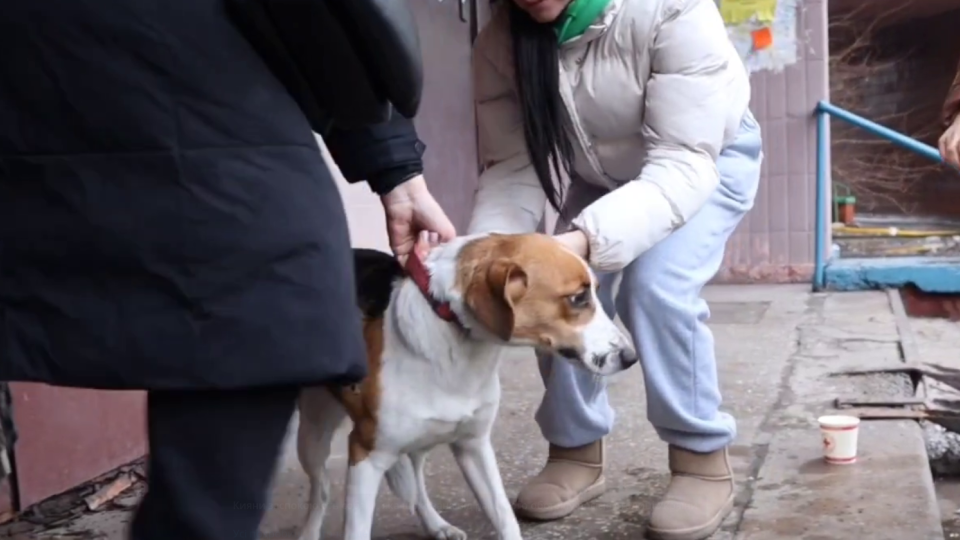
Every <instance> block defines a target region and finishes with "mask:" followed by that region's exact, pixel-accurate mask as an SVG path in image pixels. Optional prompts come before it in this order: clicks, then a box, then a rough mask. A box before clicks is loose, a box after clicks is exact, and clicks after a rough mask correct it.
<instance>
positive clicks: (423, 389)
mask: <svg viewBox="0 0 960 540" xmlns="http://www.w3.org/2000/svg"><path fill="white" fill-rule="evenodd" d="M408 375H409V374H408ZM403 379H405V380H404V381H403V383H402V384H394V385H389V382H388V381H384V383H385V384H384V386H385V388H384V393H383V401H382V402H381V409H380V415H379V422H378V426H377V427H378V429H377V432H378V437H377V446H378V447H382V446H384V445H387V446H390V447H393V448H394V449H396V450H398V451H400V452H410V451H415V450H423V449H427V448H430V447H433V446H437V445H440V444H450V443H454V442H456V441H458V440H463V439H467V438H471V437H476V436H477V435H479V434H481V433H485V432H486V431H487V430H488V429H489V426H490V424H491V423H492V422H493V420H494V417H495V416H496V411H497V405H498V403H499V401H500V383H499V379H498V378H497V376H496V374H495V373H494V374H493V376H492V377H489V378H487V380H481V381H477V380H473V381H466V382H464V383H463V384H462V385H453V386H447V385H443V386H440V385H432V384H421V385H417V384H414V383H413V382H412V381H411V380H410V379H407V378H406V377H403ZM396 382H397V383H400V381H399V380H397V381H396ZM388 385H389V386H388ZM455 388H456V389H455Z"/></svg>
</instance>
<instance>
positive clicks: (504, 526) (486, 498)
mask: <svg viewBox="0 0 960 540" xmlns="http://www.w3.org/2000/svg"><path fill="white" fill-rule="evenodd" d="M452 448H453V455H454V457H455V458H456V460H457V464H458V465H460V470H461V471H463V476H464V477H465V478H466V479H467V484H468V485H469V486H470V489H471V491H473V495H474V496H475V497H476V498H477V502H478V503H480V507H481V508H482V509H483V512H484V513H485V514H486V515H487V518H488V519H489V520H490V522H491V523H493V526H494V528H495V529H496V531H497V536H498V537H499V538H500V540H521V539H522V538H523V536H521V534H520V524H519V523H518V522H517V517H516V516H515V515H514V513H513V507H512V506H511V505H510V499H508V498H507V491H506V490H505V489H504V487H503V479H502V478H501V477H500V469H499V468H498V467H497V456H496V453H494V451H493V444H492V443H491V442H490V437H489V435H484V436H481V437H477V438H472V439H467V440H465V441H461V442H457V443H455V444H453V445H452Z"/></svg>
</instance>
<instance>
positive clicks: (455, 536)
mask: <svg viewBox="0 0 960 540" xmlns="http://www.w3.org/2000/svg"><path fill="white" fill-rule="evenodd" d="M431 538H433V540H467V533H465V532H463V531H461V530H460V529H458V528H456V527H454V526H453V525H445V526H443V527H440V528H439V529H437V530H436V531H434V532H433V534H432V535H431Z"/></svg>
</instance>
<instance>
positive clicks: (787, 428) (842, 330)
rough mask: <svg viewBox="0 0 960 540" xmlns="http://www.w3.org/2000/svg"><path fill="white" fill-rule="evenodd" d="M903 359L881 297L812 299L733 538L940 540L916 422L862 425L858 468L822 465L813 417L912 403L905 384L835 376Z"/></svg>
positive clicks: (894, 378)
mask: <svg viewBox="0 0 960 540" xmlns="http://www.w3.org/2000/svg"><path fill="white" fill-rule="evenodd" d="M897 298H899V297H897ZM900 358H901V346H900V339H899V336H898V328H897V317H896V316H895V315H894V313H893V311H892V310H891V306H890V298H888V296H887V295H886V294H884V293H882V292H873V293H846V294H833V295H818V296H815V297H813V298H812V300H811V309H810V310H809V312H808V316H807V318H806V319H805V320H804V321H803V322H802V323H801V324H800V326H799V331H798V343H797V347H796V351H795V353H794V354H793V357H792V358H791V361H790V365H791V366H792V369H791V372H790V373H789V375H788V376H787V377H786V380H785V382H784V385H783V389H782V394H781V402H780V403H779V406H778V407H777V408H776V409H775V410H774V412H773V414H772V415H771V417H770V418H769V420H768V421H767V422H765V425H764V428H763V429H764V431H765V432H766V433H767V434H768V436H769V442H768V444H769V450H768V452H767V454H766V455H765V457H764V459H763V461H762V464H760V466H759V467H758V469H757V473H756V479H755V481H754V483H753V485H752V486H751V489H750V492H751V493H750V497H751V502H750V504H749V505H748V506H747V508H746V510H745V511H744V513H743V515H742V520H741V522H740V524H739V526H738V528H737V533H736V536H735V538H737V539H742V540H786V539H788V538H803V539H807V540H828V539H847V538H850V539H853V538H870V539H872V540H928V539H929V540H941V539H943V538H944V536H943V529H942V526H941V519H940V512H939V508H938V504H937V497H936V493H935V491H934V484H933V479H932V476H931V473H930V467H929V463H928V461H927V454H926V449H925V444H924V439H923V433H922V429H921V427H920V425H919V424H918V423H916V422H914V421H900V420H898V421H864V422H863V423H862V424H861V430H860V446H859V448H860V451H859V458H858V461H857V463H855V464H852V465H845V466H836V465H833V466H831V465H827V464H825V463H824V462H823V460H822V458H821V456H822V447H821V444H822V443H821V440H820V437H819V433H818V428H817V424H816V418H817V416H818V415H821V414H829V413H831V412H834V411H833V410H832V409H833V407H832V403H831V402H832V400H833V399H834V398H837V397H844V398H853V397H858V396H860V397H863V398H868V399H874V400H875V399H885V398H905V397H911V396H912V395H913V388H912V385H911V384H910V382H909V379H907V378H906V376H902V375H871V376H857V377H832V376H831V374H832V373H835V372H837V371H840V370H842V369H844V368H845V367H854V366H869V365H870V364H871V363H875V364H876V365H877V366H880V365H884V364H890V363H894V362H896V361H897V360H898V359H900Z"/></svg>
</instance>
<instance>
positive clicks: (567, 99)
mask: <svg viewBox="0 0 960 540" xmlns="http://www.w3.org/2000/svg"><path fill="white" fill-rule="evenodd" d="M584 56H586V53H585V54H584ZM577 67H578V68H579V67H580V64H579V63H578V65H577ZM560 77H561V78H562V80H561V81H560V83H561V84H560V98H561V99H562V100H563V104H564V105H565V106H566V108H567V114H568V115H570V125H571V126H573V131H574V135H576V136H577V140H578V141H579V143H580V148H581V149H582V150H583V155H584V156H585V157H586V158H587V162H588V163H589V164H590V168H591V169H592V170H593V173H594V175H596V176H597V177H598V178H599V179H600V180H601V181H602V182H604V184H606V187H609V188H610V189H615V188H617V187H619V185H618V184H617V182H615V181H614V180H613V179H611V178H610V177H609V176H607V174H606V173H605V172H603V166H602V165H600V158H598V157H597V154H596V152H594V151H593V143H592V142H591V141H590V137H588V136H587V134H586V132H584V130H583V125H581V123H580V115H578V114H577V107H576V104H575V103H574V98H573V85H572V84H571V83H570V76H569V75H568V74H567V70H566V67H565V66H564V65H563V60H562V59H561V60H560ZM584 180H586V179H584ZM587 181H588V182H589V180H587ZM591 183H592V182H591Z"/></svg>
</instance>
